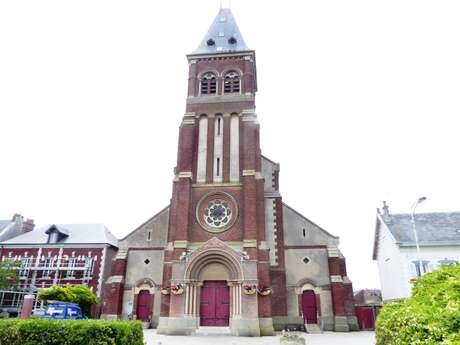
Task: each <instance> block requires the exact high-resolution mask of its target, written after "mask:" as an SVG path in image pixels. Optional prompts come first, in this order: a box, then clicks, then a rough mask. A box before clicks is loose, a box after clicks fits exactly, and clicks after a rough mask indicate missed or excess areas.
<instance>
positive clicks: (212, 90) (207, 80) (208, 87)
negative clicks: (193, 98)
mask: <svg viewBox="0 0 460 345" xmlns="http://www.w3.org/2000/svg"><path fill="white" fill-rule="evenodd" d="M200 88H201V92H200V94H201V95H215V94H216V91H217V78H216V75H215V74H214V73H211V72H208V73H205V74H204V75H203V76H202V77H201V84H200Z"/></svg>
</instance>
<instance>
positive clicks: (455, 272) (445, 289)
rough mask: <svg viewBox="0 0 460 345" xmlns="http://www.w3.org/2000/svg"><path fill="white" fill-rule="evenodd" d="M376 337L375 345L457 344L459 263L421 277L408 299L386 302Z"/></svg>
mask: <svg viewBox="0 0 460 345" xmlns="http://www.w3.org/2000/svg"><path fill="white" fill-rule="evenodd" d="M376 338H377V345H397V344H418V345H434V344H437V345H439V344H444V345H454V344H455V345H458V344H460V264H455V265H449V266H444V267H441V268H440V269H438V270H436V271H433V272H431V273H428V274H426V275H424V276H423V277H420V278H419V279H418V280H417V281H416V282H415V283H414V288H413V293H412V296H411V297H410V298H409V299H407V300H405V301H402V302H397V303H391V304H387V305H385V306H384V307H383V308H382V310H381V312H380V314H379V317H378V319H377V328H376Z"/></svg>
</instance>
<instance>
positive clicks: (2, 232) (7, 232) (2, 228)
mask: <svg viewBox="0 0 460 345" xmlns="http://www.w3.org/2000/svg"><path fill="white" fill-rule="evenodd" d="M20 231H21V228H20V227H18V224H17V223H16V222H15V221H13V220H0V241H2V240H4V239H8V238H11V237H14V236H16V235H17V234H18V233H19V232H20Z"/></svg>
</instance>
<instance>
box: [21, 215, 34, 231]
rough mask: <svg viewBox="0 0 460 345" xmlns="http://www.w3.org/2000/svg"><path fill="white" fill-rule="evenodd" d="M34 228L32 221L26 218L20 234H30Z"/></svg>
mask: <svg viewBox="0 0 460 345" xmlns="http://www.w3.org/2000/svg"><path fill="white" fill-rule="evenodd" d="M34 228H35V223H34V220H33V219H29V218H27V219H26V221H25V222H24V224H23V227H22V232H24V233H26V232H30V231H32V230H33V229H34Z"/></svg>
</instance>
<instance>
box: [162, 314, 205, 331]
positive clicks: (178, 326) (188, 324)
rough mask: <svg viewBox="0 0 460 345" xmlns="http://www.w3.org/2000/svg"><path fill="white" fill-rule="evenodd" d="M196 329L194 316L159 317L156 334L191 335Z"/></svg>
mask: <svg viewBox="0 0 460 345" xmlns="http://www.w3.org/2000/svg"><path fill="white" fill-rule="evenodd" d="M196 329H197V319H196V318H195V317H160V319H159V321H158V328H157V333H158V334H164V335H193V334H195V332H196Z"/></svg>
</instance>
